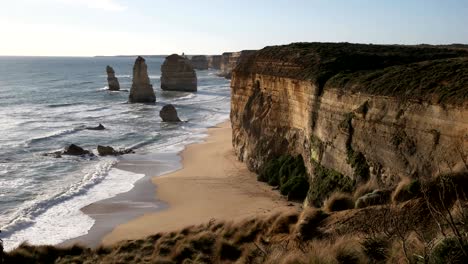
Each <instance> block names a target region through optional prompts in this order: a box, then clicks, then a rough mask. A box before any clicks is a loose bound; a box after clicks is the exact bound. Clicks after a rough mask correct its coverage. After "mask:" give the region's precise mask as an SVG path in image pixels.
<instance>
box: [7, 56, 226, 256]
mask: <svg viewBox="0 0 468 264" xmlns="http://www.w3.org/2000/svg"><path fill="white" fill-rule="evenodd" d="M134 61H135V58H134V57H95V58H63V57H61V58H58V57H57V58H53V57H0V228H1V230H2V234H1V238H3V239H4V242H5V246H6V248H7V249H11V248H13V247H15V246H17V245H18V244H19V243H21V242H23V241H29V242H31V243H33V244H57V243H60V242H63V241H65V240H67V239H70V238H73V237H77V236H80V235H83V234H86V232H87V231H88V230H89V229H90V228H91V227H92V225H93V223H94V220H93V219H92V218H90V217H89V216H87V215H85V214H83V213H82V212H81V211H80V208H82V207H84V206H86V205H89V204H91V203H93V202H96V201H99V200H103V199H107V198H110V197H113V196H115V195H117V194H119V193H123V192H127V191H129V190H131V189H132V187H133V185H134V184H135V182H136V181H138V180H139V179H141V178H142V177H144V175H142V174H137V173H131V172H127V171H123V170H119V169H116V168H115V167H114V165H115V164H117V163H118V161H119V158H118V157H99V156H96V157H93V158H91V157H72V156H63V157H62V158H54V157H52V156H44V155H43V154H44V153H50V152H54V151H58V150H61V149H63V148H64V147H66V146H67V145H69V144H77V145H79V146H81V147H83V148H85V149H89V150H92V151H93V152H94V153H95V154H97V152H96V146H97V145H109V146H112V147H114V148H132V149H134V150H135V151H136V153H138V154H139V155H145V154H147V155H148V156H151V154H154V153H168V154H174V155H176V154H177V153H178V152H180V151H181V150H183V148H184V146H186V145H187V144H190V143H194V142H199V141H201V140H202V139H203V138H204V137H205V136H206V131H207V128H209V127H210V126H214V125H216V124H218V123H220V122H222V121H225V120H227V119H228V118H229V111H230V88H229V82H228V81H227V80H225V79H223V78H220V77H217V76H216V71H214V70H206V71H197V76H198V92H197V93H185V92H167V91H162V90H161V89H160V75H161V72H160V67H161V64H162V63H163V61H164V57H156V56H155V57H147V58H146V62H147V64H148V72H149V76H150V80H151V82H152V84H153V86H154V90H155V92H156V97H157V103H156V104H154V105H152V104H128V103H127V100H128V91H125V90H129V89H130V87H131V77H132V68H133V63H134ZM107 65H110V66H112V67H113V68H114V70H115V72H116V76H117V78H118V79H119V81H120V84H121V89H122V90H123V91H119V92H111V91H108V90H107V79H106V77H107V76H106V72H105V69H106V66H107ZM168 103H171V104H173V105H174V106H175V107H176V108H177V110H178V112H179V117H180V118H181V119H182V120H184V121H187V122H183V123H178V124H169V123H163V122H161V120H160V118H159V110H160V109H161V108H162V107H163V106H164V105H165V104H168ZM99 123H101V124H103V125H104V126H105V127H106V128H107V129H106V130H102V131H95V130H87V129H86V127H93V126H97V125H98V124H99ZM168 162H169V161H168Z"/></svg>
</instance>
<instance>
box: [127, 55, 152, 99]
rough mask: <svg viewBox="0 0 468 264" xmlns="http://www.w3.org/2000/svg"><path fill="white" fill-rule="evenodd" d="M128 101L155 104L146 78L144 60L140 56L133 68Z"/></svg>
mask: <svg viewBox="0 0 468 264" xmlns="http://www.w3.org/2000/svg"><path fill="white" fill-rule="evenodd" d="M128 100H129V102H130V103H154V102H156V95H155V94H154V90H153V85H151V83H150V79H149V77H148V66H147V65H146V61H145V59H143V58H142V57H140V56H138V58H137V59H136V61H135V65H134V66H133V81H132V88H131V89H130V95H129V97H128Z"/></svg>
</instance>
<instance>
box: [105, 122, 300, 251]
mask: <svg viewBox="0 0 468 264" xmlns="http://www.w3.org/2000/svg"><path fill="white" fill-rule="evenodd" d="M231 138H232V136H231V127H230V122H225V123H223V124H220V125H218V126H216V127H214V128H211V129H209V136H208V137H207V139H206V141H205V142H203V143H199V144H193V145H189V146H188V147H187V148H186V149H185V150H184V151H183V152H182V153H181V157H182V165H183V168H182V169H180V170H178V171H176V172H174V173H170V174H166V175H163V176H157V177H153V178H152V182H153V183H154V185H155V186H156V194H155V199H157V200H160V201H163V202H165V203H166V204H167V205H168V206H167V208H165V209H163V210H160V211H158V212H156V213H149V214H144V215H143V216H141V217H138V218H136V219H134V220H131V221H129V222H127V223H124V224H120V225H118V226H117V227H116V228H115V229H114V230H113V231H112V232H110V233H109V234H107V235H106V236H105V237H104V238H103V240H102V242H103V243H104V244H105V245H109V244H113V243H115V242H118V241H121V240H127V239H139V238H144V237H146V236H148V235H152V234H155V233H158V232H169V231H173V230H177V229H180V228H184V227H186V226H191V225H197V224H201V223H206V222H208V221H210V220H211V219H220V220H240V219H244V218H247V217H250V216H253V215H259V214H271V213H274V212H276V211H284V210H296V209H297V208H298V207H299V206H300V205H299V204H294V206H291V205H292V204H291V203H290V202H288V201H287V200H286V199H285V198H284V197H282V196H281V195H280V194H279V192H277V191H272V188H271V186H268V185H266V184H264V183H260V182H258V181H257V180H256V175H255V174H254V173H252V172H250V171H249V170H248V169H247V167H246V166H245V164H243V163H242V162H239V161H238V160H237V158H236V157H235V155H234V151H233V149H232V143H231ZM110 210H112V208H110ZM115 210H118V208H116V209H115Z"/></svg>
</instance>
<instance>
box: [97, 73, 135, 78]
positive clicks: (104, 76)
mask: <svg viewBox="0 0 468 264" xmlns="http://www.w3.org/2000/svg"><path fill="white" fill-rule="evenodd" d="M99 77H100V78H107V75H99ZM115 77H117V78H131V77H132V76H131V75H128V74H117V75H115Z"/></svg>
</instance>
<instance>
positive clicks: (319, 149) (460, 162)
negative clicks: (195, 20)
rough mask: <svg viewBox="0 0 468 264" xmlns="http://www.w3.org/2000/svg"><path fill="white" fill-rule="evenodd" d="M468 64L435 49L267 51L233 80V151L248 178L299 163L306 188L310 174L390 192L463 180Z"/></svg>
mask: <svg viewBox="0 0 468 264" xmlns="http://www.w3.org/2000/svg"><path fill="white" fill-rule="evenodd" d="M467 57H468V53H467V52H466V51H463V50H453V49H452V50H449V49H440V48H435V47H427V48H424V47H423V48H421V47H405V46H380V45H357V44H347V43H341V44H338V43H336V44H333V43H328V44H327V43H299V44H292V45H288V46H277V47H267V48H265V49H263V50H261V51H259V52H257V53H256V54H254V55H252V56H251V57H250V58H249V59H247V60H245V61H243V62H241V63H240V64H239V65H238V66H237V68H236V69H235V70H234V73H233V78H232V81H231V94H232V101H231V122H232V130H233V146H234V149H235V152H236V153H237V156H238V158H239V159H240V160H242V161H244V162H245V163H246V164H247V165H248V167H249V168H250V169H251V170H253V171H256V172H261V171H262V170H263V167H264V164H265V162H266V161H267V160H270V159H272V158H275V157H278V156H280V155H292V156H295V155H301V156H302V157H303V159H304V163H305V166H306V167H307V171H308V174H309V178H310V179H309V182H311V183H313V182H314V181H313V180H314V177H315V172H316V170H317V169H321V171H326V172H327V173H330V174H333V175H342V176H345V177H349V178H351V179H352V180H353V181H354V182H355V184H359V183H360V182H365V181H367V180H369V178H372V177H374V178H375V179H376V180H377V182H379V183H380V184H381V185H382V186H388V187H390V186H393V185H394V184H395V183H396V182H397V181H398V179H399V178H401V177H410V178H428V177H433V176H436V175H438V174H441V173H450V172H460V171H467V170H468V167H467V164H468V94H467V93H466V91H468V78H466V76H467V75H468V58H467ZM463 76H465V77H463ZM323 168H326V170H324V169H323ZM336 177H337V176H336ZM312 188H314V186H313V185H311V189H312Z"/></svg>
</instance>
